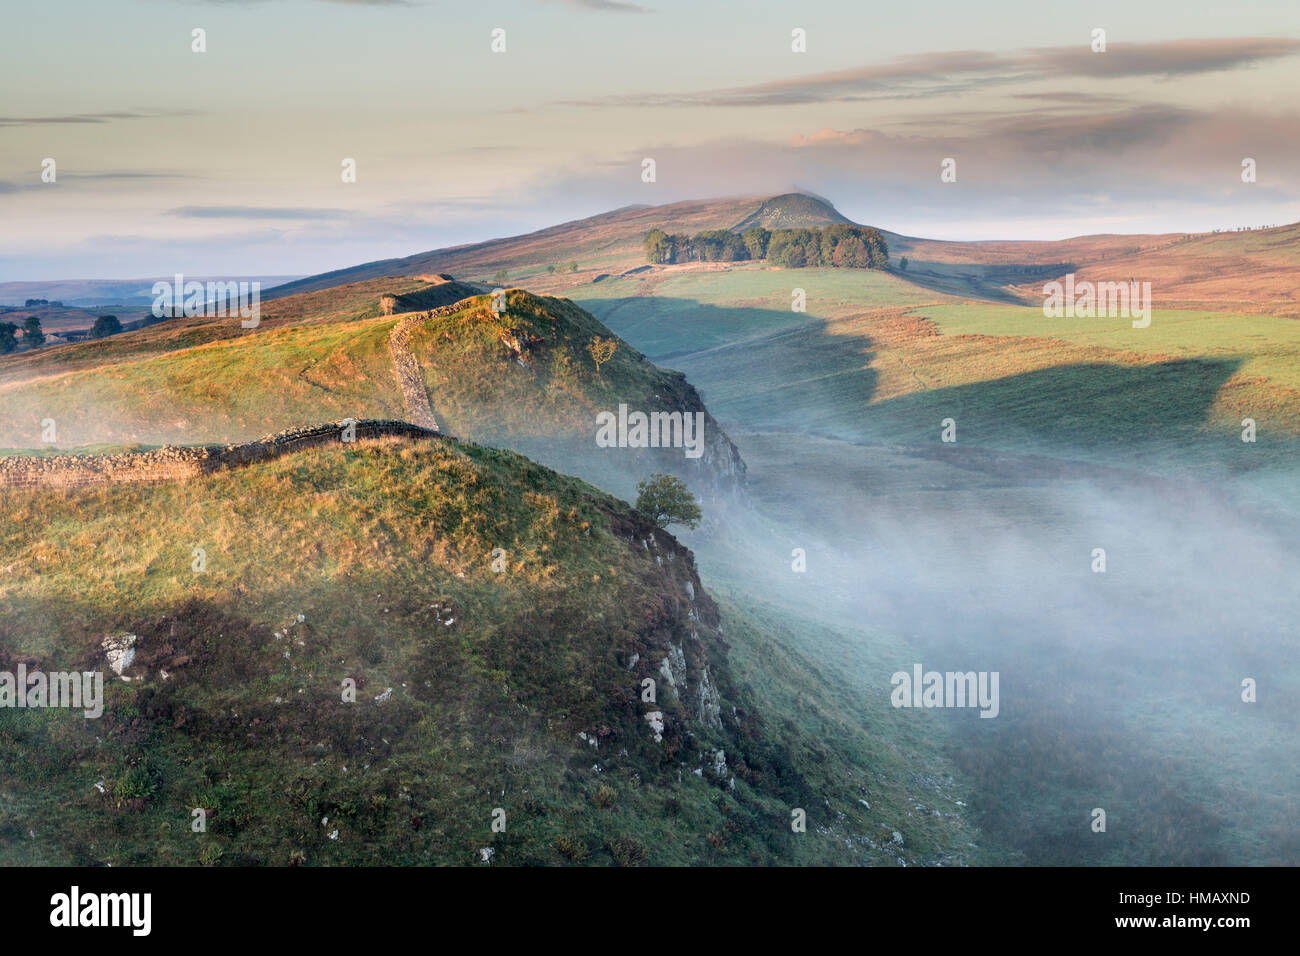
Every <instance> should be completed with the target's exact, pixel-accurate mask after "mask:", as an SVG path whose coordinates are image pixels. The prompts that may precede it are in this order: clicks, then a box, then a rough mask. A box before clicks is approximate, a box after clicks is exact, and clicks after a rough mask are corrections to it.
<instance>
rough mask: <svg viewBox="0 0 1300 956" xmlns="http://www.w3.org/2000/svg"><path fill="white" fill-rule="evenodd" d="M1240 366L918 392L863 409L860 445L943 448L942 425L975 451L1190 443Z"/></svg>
mask: <svg viewBox="0 0 1300 956" xmlns="http://www.w3.org/2000/svg"><path fill="white" fill-rule="evenodd" d="M1240 364H1241V362H1240V360H1238V359H1202V358H1196V359H1179V360H1171V361H1167V362H1159V363H1155V364H1150V365H1112V364H1106V363H1087V364H1075V365H1062V366H1058V367H1055V368H1049V369H1041V370H1039V371H1034V372H1025V373H1022V374H1018V375H1011V376H1007V377H1006V378H999V379H994V380H992V381H984V382H976V383H973V384H969V385H958V386H954V387H951V388H944V389H932V390H928V391H923V392H914V393H911V394H908V395H904V396H901V397H899V398H894V399H890V400H889V401H886V402H880V403H878V404H876V405H873V406H871V407H869V408H865V409H863V414H862V417H861V423H860V426H861V429H862V432H863V437H868V438H870V439H871V440H875V441H882V440H883V441H898V442H912V441H921V442H937V441H939V440H940V431H941V424H940V423H941V422H942V421H943V420H944V419H946V418H952V419H954V420H955V421H956V422H957V441H958V442H959V443H961V444H968V443H969V444H974V445H992V444H997V445H1003V446H1006V445H1014V446H1018V447H1028V448H1046V447H1052V448H1062V447H1068V448H1071V449H1099V448H1107V447H1109V448H1122V447H1124V446H1127V445H1136V444H1139V443H1140V444H1143V445H1146V444H1151V443H1154V444H1157V445H1159V444H1166V443H1176V444H1184V443H1186V442H1187V441H1188V440H1189V439H1191V438H1197V437H1203V436H1202V435H1201V434H1200V433H1201V431H1202V429H1204V427H1205V425H1206V424H1207V422H1208V421H1209V418H1210V410H1211V407H1212V406H1213V404H1214V402H1215V399H1216V397H1217V396H1218V394H1219V390H1220V389H1221V388H1222V387H1223V385H1224V383H1226V382H1227V381H1228V379H1230V378H1231V377H1232V376H1233V374H1235V373H1236V371H1237V369H1238V368H1239V367H1240Z"/></svg>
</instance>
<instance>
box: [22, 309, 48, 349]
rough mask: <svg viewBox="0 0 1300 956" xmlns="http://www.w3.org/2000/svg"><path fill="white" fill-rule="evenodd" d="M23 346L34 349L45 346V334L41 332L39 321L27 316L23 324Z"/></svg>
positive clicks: (34, 317)
mask: <svg viewBox="0 0 1300 956" xmlns="http://www.w3.org/2000/svg"><path fill="white" fill-rule="evenodd" d="M23 344H24V345H29V346H31V347H32V348H36V347H37V346H38V345H44V344H45V333H44V332H42V331H41V320H40V319H38V318H37V317H36V316H34V315H29V316H28V317H27V321H25V322H24V323H23Z"/></svg>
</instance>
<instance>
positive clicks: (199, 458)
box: [0, 419, 445, 488]
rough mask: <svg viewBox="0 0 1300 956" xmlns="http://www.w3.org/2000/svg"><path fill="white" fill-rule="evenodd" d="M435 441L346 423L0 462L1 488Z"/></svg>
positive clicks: (153, 476)
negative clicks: (244, 438)
mask: <svg viewBox="0 0 1300 956" xmlns="http://www.w3.org/2000/svg"><path fill="white" fill-rule="evenodd" d="M386 437H398V438H412V439H420V438H439V437H445V436H441V435H440V434H439V433H438V432H436V431H432V430H430V429H428V428H421V427H420V426H418V425H412V424H411V423H410V422H399V421H386V420H381V419H362V420H354V419H349V420H345V421H341V422H330V423H327V424H323V425H306V426H303V427H301V428H291V429H289V430H288V431H283V432H280V433H279V434H276V435H270V436H268V437H266V438H261V439H258V440H257V441H250V442H241V443H239V444H234V445H200V446H196V447H176V446H172V445H168V446H167V447H165V448H160V449H158V450H156V451H146V452H126V453H122V454H116V455H53V456H50V457H48V458H0V488H82V487H89V486H94V485H112V484H117V483H119V482H153V481H186V480H188V479H191V478H196V477H198V476H200V475H206V474H211V473H212V472H214V471H221V470H222V469H225V468H234V467H238V466H240V465H248V464H251V463H253V462H257V461H266V460H268V459H272V458H278V457H280V456H281V455H285V454H288V453H289V452H293V451H299V450H301V449H303V448H310V447H312V446H315V445H328V444H333V443H335V442H342V441H345V440H352V439H355V440H356V441H364V440H367V439H372V438H386Z"/></svg>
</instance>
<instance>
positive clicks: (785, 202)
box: [272, 193, 849, 297]
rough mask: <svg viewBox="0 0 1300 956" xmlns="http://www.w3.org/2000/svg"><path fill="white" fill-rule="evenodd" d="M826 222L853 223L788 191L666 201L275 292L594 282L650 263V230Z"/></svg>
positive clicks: (360, 269) (306, 281) (318, 277)
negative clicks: (436, 279) (543, 278)
mask: <svg viewBox="0 0 1300 956" xmlns="http://www.w3.org/2000/svg"><path fill="white" fill-rule="evenodd" d="M760 220H761V221H770V222H773V223H777V222H791V223H795V222H797V223H798V224H801V225H802V224H816V225H826V224H829V223H835V222H848V221H849V220H847V219H845V218H844V217H843V216H841V215H840V214H839V213H838V212H836V211H835V209H834V207H832V206H831V205H830V204H829V203H827V202H825V200H821V199H818V198H816V197H813V196H805V195H802V194H797V193H790V194H788V195H785V196H776V197H770V198H764V197H750V198H742V199H712V200H704V201H695V200H692V201H688V202H677V203H670V204H668V205H664V206H626V207H624V208H622V209H616V210H613V211H612V212H607V213H601V214H600V215H597V216H590V217H588V218H586V219H578V220H575V221H573V222H567V223H564V224H562V225H559V226H552V227H550V228H548V229H542V230H540V231H538V232H533V233H528V234H527V235H522V236H511V237H509V238H504V239H492V240H489V241H487V242H478V243H474V244H472V245H466V246H452V247H450V248H447V249H435V250H432V251H430V252H421V253H417V254H416V255H413V256H407V257H405V258H401V259H384V260H382V261H379V262H368V263H364V264H362V265H359V266H353V267H351V268H348V269H339V270H336V271H334V272H326V273H322V274H321V275H316V276H308V277H307V278H305V279H299V280H298V281H296V282H289V283H286V284H285V285H283V286H280V287H279V288H277V289H275V290H274V292H273V293H272V297H277V296H284V295H293V294H296V293H299V292H306V291H311V290H316V289H325V288H329V287H331V286H336V285H342V284H346V283H351V282H357V281H362V280H367V279H374V278H379V277H381V276H408V275H409V276H413V275H420V274H426V273H434V272H450V273H452V274H453V275H456V276H461V277H464V278H468V279H479V280H486V279H488V278H489V277H490V276H491V275H493V274H495V273H496V272H497V270H499V269H504V270H505V271H506V272H507V273H508V274H509V276H510V278H511V279H512V280H514V281H518V279H519V278H520V277H521V276H524V275H526V276H529V277H534V276H537V275H538V274H541V275H545V274H546V273H545V269H546V267H547V266H548V265H551V264H555V265H560V266H563V265H565V264H567V263H569V262H575V261H576V262H577V263H578V264H579V267H580V269H579V273H578V275H577V276H574V277H572V278H571V279H570V278H569V277H568V276H565V275H563V274H562V275H561V280H562V281H581V282H590V281H592V279H593V278H594V277H595V276H597V275H600V274H601V273H611V274H612V273H619V272H625V271H627V270H628V269H634V268H637V267H639V266H643V265H645V256H644V254H643V251H642V245H641V242H642V239H643V238H644V236H645V234H646V233H647V232H649V231H650V230H651V229H656V228H657V229H663V230H665V231H667V232H686V233H690V234H692V235H694V234H695V233H697V232H703V231H705V230H708V229H735V228H739V227H740V226H741V225H743V224H745V223H748V222H751V221H754V222H758V221H760Z"/></svg>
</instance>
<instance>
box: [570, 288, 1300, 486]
mask: <svg viewBox="0 0 1300 956" xmlns="http://www.w3.org/2000/svg"><path fill="white" fill-rule="evenodd" d="M796 283H797V284H798V285H799V286H800V287H802V288H804V289H805V290H806V292H807V294H808V313H807V314H806V315H792V313H790V312H789V311H788V307H786V308H783V305H784V303H783V302H782V297H783V296H788V295H789V289H790V288H791V287H792V286H793V285H794V284H796ZM602 285H603V284H602ZM636 291H638V290H635V289H634V287H633V284H632V283H631V282H629V281H624V282H623V283H621V284H620V285H619V286H616V287H612V288H602V287H593V288H592V291H591V292H590V293H588V296H589V297H587V296H584V297H583V298H582V299H581V300H580V301H583V302H584V304H585V305H586V306H587V307H588V308H590V309H591V310H592V311H593V312H594V313H595V314H596V315H598V316H600V317H602V318H603V319H604V320H606V321H607V322H608V324H609V325H610V326H611V327H612V328H614V329H615V330H616V331H619V332H620V333H621V334H624V335H626V336H628V337H629V338H631V339H632V340H633V341H634V342H636V343H638V345H640V346H641V347H643V348H645V349H646V350H647V352H648V353H649V354H650V355H651V356H652V357H653V358H655V359H656V360H658V361H661V362H666V363H671V364H672V365H674V366H675V367H677V368H679V369H681V370H682V371H684V372H685V373H686V374H687V376H688V377H689V378H690V379H691V381H693V382H695V383H696V385H697V386H698V387H699V388H700V389H701V392H702V393H703V394H704V396H705V398H706V400H707V401H708V402H709V405H710V407H711V408H712V409H713V411H714V413H715V414H716V415H717V416H718V417H719V418H720V419H721V420H722V421H723V422H724V423H725V422H732V423H741V422H743V423H744V427H765V428H777V429H782V430H787V431H805V432H812V433H815V434H821V435H826V436H831V437H837V438H842V439H845V440H849V441H859V442H860V441H867V442H937V441H938V439H939V431H940V422H941V420H942V419H944V418H947V417H952V418H955V419H956V420H957V421H958V422H959V423H960V424H959V428H961V430H962V431H961V437H962V438H963V439H964V440H969V441H971V442H972V443H975V444H979V445H985V446H994V447H1002V448H1008V449H1017V450H1022V451H1050V452H1066V451H1068V452H1070V453H1072V454H1077V453H1082V454H1087V455H1090V456H1096V457H1097V458H1098V459H1099V460H1109V461H1112V462H1116V461H1122V462H1127V461H1131V460H1132V456H1133V455H1134V454H1135V449H1139V448H1140V449H1142V452H1143V453H1144V454H1145V453H1151V454H1155V455H1156V456H1157V458H1156V459H1154V460H1148V461H1147V464H1155V465H1160V464H1161V463H1162V462H1163V463H1166V464H1168V465H1169V466H1170V467H1178V468H1181V467H1187V466H1188V465H1190V464H1194V463H1196V462H1199V461H1203V460H1204V459H1205V458H1206V456H1207V455H1208V456H1210V457H1211V458H1212V459H1213V460H1215V461H1217V462H1219V463H1220V464H1223V465H1225V466H1227V467H1229V468H1232V469H1246V470H1248V469H1252V468H1255V467H1257V466H1260V465H1276V464H1279V463H1282V462H1285V461H1286V460H1288V458H1289V456H1290V455H1292V454H1293V449H1294V443H1295V440H1296V439H1297V438H1300V401H1298V400H1297V399H1300V380H1297V377H1296V369H1297V368H1300V361H1298V359H1300V326H1296V325H1295V323H1294V321H1293V320H1289V319H1281V318H1272V317H1267V316H1244V315H1235V314H1224V313H1204V312H1178V311H1167V310H1165V311H1157V312H1156V316H1155V319H1154V321H1153V323H1152V325H1151V327H1150V328H1147V329H1133V328H1131V326H1130V325H1129V322H1128V320H1126V319H1092V320H1088V319H1046V318H1044V317H1043V314H1042V310H1041V309H1031V308H1023V307H1013V306H996V305H990V304H986V303H971V302H961V301H958V300H953V299H947V300H941V301H935V299H934V296H933V294H931V293H928V292H926V291H925V290H922V289H918V288H917V287H916V286H913V285H910V284H908V283H906V282H904V281H903V280H902V279H901V278H900V277H897V276H895V275H885V274H871V275H867V276H862V277H859V276H857V275H853V274H847V270H844V271H841V270H795V271H793V272H781V271H779V270H762V271H757V270H752V269H737V270H733V271H731V272H728V273H722V274H717V273H698V274H695V275H690V276H685V275H683V276H680V277H675V278H669V279H664V280H662V281H660V282H658V283H657V284H656V285H655V286H654V287H653V289H651V290H646V292H647V294H641V295H638V294H635V292H636ZM611 292H613V293H615V294H614V295H611V294H610V293H611ZM618 292H625V293H627V294H626V295H625V296H618V295H617V293H618ZM927 300H928V302H927ZM921 303H927V304H921ZM1246 417H1251V418H1254V419H1255V420H1256V422H1257V425H1258V428H1259V432H1260V436H1261V438H1260V441H1259V442H1257V443H1256V444H1254V445H1249V444H1245V443H1242V442H1241V441H1240V430H1241V424H1240V423H1241V420H1242V419H1243V418H1246Z"/></svg>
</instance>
